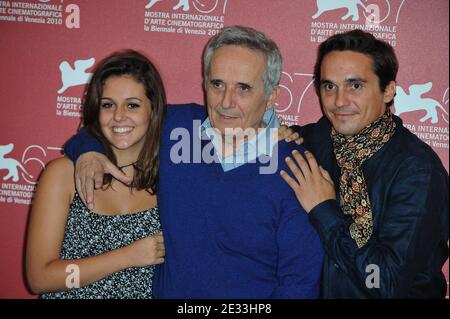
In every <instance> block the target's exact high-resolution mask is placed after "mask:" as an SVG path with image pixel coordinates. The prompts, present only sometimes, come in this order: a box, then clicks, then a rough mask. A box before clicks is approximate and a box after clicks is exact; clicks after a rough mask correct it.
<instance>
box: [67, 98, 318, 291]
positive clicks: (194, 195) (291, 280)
mask: <svg viewBox="0 0 450 319" xmlns="http://www.w3.org/2000/svg"><path fill="white" fill-rule="evenodd" d="M167 111H168V112H167V117H166V122H165V128H164V132H163V137H162V142H161V165H160V181H159V192H158V206H159V209H160V214H161V224H162V228H163V232H164V243H165V247H166V259H165V263H164V264H163V265H161V266H158V267H157V269H156V271H155V276H154V278H153V294H154V297H155V298H317V297H318V296H319V286H320V285H319V283H320V274H321V269H322V262H323V250H322V246H321V244H320V240H319V237H318V235H317V233H316V231H315V230H314V228H313V227H312V226H311V225H310V224H309V222H308V216H307V214H306V212H305V211H304V210H303V209H302V207H301V206H300V205H299V203H298V201H297V199H296V198H295V195H294V192H293V191H292V190H291V189H290V188H289V187H288V185H287V184H286V183H285V182H284V181H283V180H282V178H281V177H280V175H279V171H280V170H281V169H284V170H287V167H286V164H285V162H284V158H285V157H286V156H288V155H290V153H291V152H292V150H293V149H294V148H295V147H296V148H297V149H298V146H296V145H294V144H293V143H291V144H287V143H285V142H280V143H278V144H277V145H278V147H276V149H275V150H274V154H275V153H276V154H277V155H278V168H277V171H276V172H275V173H274V174H260V167H261V166H267V165H269V164H262V163H265V162H266V161H265V160H263V159H261V161H260V162H259V161H257V162H256V163H248V164H245V165H242V166H240V167H238V168H236V169H233V170H231V171H228V172H224V171H223V169H222V166H221V165H220V163H218V162H216V163H204V162H202V163H192V162H193V159H194V154H193V152H192V149H193V148H192V147H191V148H190V149H191V152H190V154H188V157H189V158H190V159H191V161H190V163H173V161H172V160H171V157H170V155H171V151H172V152H173V150H174V148H173V146H174V145H176V144H177V143H179V142H180V136H179V134H178V133H180V132H182V131H185V132H189V133H190V134H189V136H190V141H191V143H192V144H191V145H194V143H197V145H198V146H200V147H201V149H202V150H204V149H205V146H206V147H208V146H207V144H209V141H200V140H199V136H198V133H197V132H198V131H197V130H196V129H195V128H193V120H199V121H200V122H203V120H205V118H206V117H207V113H206V108H205V107H203V106H200V105H195V104H190V105H183V106H169V107H168V109H167ZM176 128H178V131H174V129H176ZM173 132H178V133H177V134H173ZM171 134H172V138H170V137H171ZM88 144H91V145H90V146H89V149H93V147H92V141H91V142H86V141H84V142H80V140H79V139H78V143H75V142H73V143H72V145H74V147H77V148H78V150H79V149H80V146H82V148H86V147H87V145H88ZM209 145H210V144H209ZM69 146H70V144H69ZM66 150H67V152H68V153H73V151H74V150H73V148H72V149H70V147H66ZM300 151H304V149H303V148H301V147H300ZM184 155H186V154H184ZM172 156H173V153H172ZM274 156H275V155H274ZM72 157H73V155H72ZM185 158H186V157H185ZM188 162H189V161H188Z"/></svg>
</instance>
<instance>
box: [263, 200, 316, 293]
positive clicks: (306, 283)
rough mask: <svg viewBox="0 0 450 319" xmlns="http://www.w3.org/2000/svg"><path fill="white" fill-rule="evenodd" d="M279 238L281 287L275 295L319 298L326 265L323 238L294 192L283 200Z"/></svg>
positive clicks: (279, 279)
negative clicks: (293, 194)
mask: <svg viewBox="0 0 450 319" xmlns="http://www.w3.org/2000/svg"><path fill="white" fill-rule="evenodd" d="M281 205H282V207H281V209H282V211H281V217H280V223H279V227H278V231H277V242H278V249H279V250H278V252H279V253H278V282H279V285H278V287H277V288H276V289H275V290H274V292H273V294H272V298H285V299H288V298H297V299H299V298H303V299H312V298H318V297H319V294H320V276H321V272H322V265H323V249H322V245H321V243H320V238H319V235H318V234H317V232H316V231H315V229H314V228H313V227H312V225H311V224H310V223H309V222H308V216H307V214H306V212H305V211H304V210H303V208H302V207H301V206H300V205H299V204H298V202H297V201H296V200H295V198H294V197H293V196H292V198H291V197H289V198H287V199H285V200H283V201H282V204H281Z"/></svg>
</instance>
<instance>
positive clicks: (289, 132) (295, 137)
mask: <svg viewBox="0 0 450 319" xmlns="http://www.w3.org/2000/svg"><path fill="white" fill-rule="evenodd" d="M278 140H285V141H286V142H288V143H289V142H292V141H294V142H295V143H297V144H298V145H300V144H302V143H303V137H301V136H300V134H298V133H297V132H294V130H293V129H291V128H289V127H288V126H286V125H284V124H283V125H281V126H280V127H279V128H278Z"/></svg>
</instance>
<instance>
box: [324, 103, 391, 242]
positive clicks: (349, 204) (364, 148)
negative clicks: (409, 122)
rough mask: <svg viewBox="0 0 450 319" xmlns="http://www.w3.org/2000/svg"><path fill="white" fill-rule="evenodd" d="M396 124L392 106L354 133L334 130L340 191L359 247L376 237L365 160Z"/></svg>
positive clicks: (345, 212) (375, 150)
mask: <svg viewBox="0 0 450 319" xmlns="http://www.w3.org/2000/svg"><path fill="white" fill-rule="evenodd" d="M395 128H396V124H395V122H394V118H393V116H392V114H391V111H390V109H389V108H388V109H387V110H386V113H385V114H384V115H383V116H382V117H381V118H379V119H378V120H376V121H375V122H373V123H371V124H370V125H368V126H367V127H366V128H364V129H363V130H362V131H361V132H359V133H358V134H356V135H354V136H350V137H348V138H347V137H345V136H344V135H342V134H339V133H337V132H336V131H335V130H334V128H333V129H332V131H331V139H332V141H333V145H334V154H335V156H336V160H337V162H338V165H339V167H340V168H341V178H340V185H339V190H340V194H341V207H342V210H343V211H344V214H346V215H351V216H352V218H353V221H354V222H353V223H352V224H351V225H350V235H351V237H352V238H353V239H354V240H355V241H356V244H357V245H358V248H361V247H362V246H364V245H365V244H366V243H367V242H368V241H369V239H370V237H371V236H372V207H371V204H370V199H369V194H368V192H367V185H366V181H365V180H364V175H363V172H362V164H363V163H364V161H365V160H367V159H369V158H370V157H372V155H373V154H375V153H376V152H378V150H379V149H380V148H381V147H383V145H384V144H386V143H387V142H388V141H389V140H390V139H391V137H392V136H393V135H394V132H395Z"/></svg>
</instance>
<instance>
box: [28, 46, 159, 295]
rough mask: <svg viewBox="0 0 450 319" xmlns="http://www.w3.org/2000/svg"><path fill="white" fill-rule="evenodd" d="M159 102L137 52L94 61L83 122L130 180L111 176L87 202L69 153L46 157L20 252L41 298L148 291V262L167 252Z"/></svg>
mask: <svg viewBox="0 0 450 319" xmlns="http://www.w3.org/2000/svg"><path fill="white" fill-rule="evenodd" d="M165 103H166V98H165V92H164V86H163V83H162V80H161V77H160V75H159V73H158V71H157V70H156V68H155V67H154V65H153V64H152V63H151V62H150V61H149V60H148V59H147V58H146V57H145V56H143V55H142V54H140V53H138V52H136V51H132V50H127V51H122V52H118V53H114V54H112V55H110V56H109V57H107V58H106V59H104V60H103V61H102V62H100V64H99V65H98V66H97V68H96V70H95V72H94V74H93V76H92V79H91V81H90V83H89V85H88V87H87V91H86V96H85V100H84V105H83V126H84V127H86V128H87V130H88V132H89V133H91V134H93V135H94V136H96V137H97V138H98V139H99V140H100V141H101V142H102V144H103V147H104V148H105V149H106V153H107V156H108V157H109V159H110V160H111V161H112V162H113V163H114V164H116V165H117V166H119V168H121V169H122V170H123V172H124V173H126V174H127V175H128V176H133V182H132V183H131V184H130V185H125V184H122V183H121V182H119V181H117V180H115V179H113V178H112V177H111V176H110V175H109V176H108V177H107V178H105V181H104V186H103V187H102V188H101V189H98V190H96V191H95V193H94V198H95V203H96V205H95V211H92V210H89V209H88V208H87V207H86V206H85V205H84V204H83V202H82V201H81V199H80V196H79V195H78V194H77V192H76V190H75V182H74V167H73V164H72V161H70V160H69V159H68V158H66V157H63V158H60V159H57V160H55V161H53V162H52V163H50V164H49V165H48V167H47V168H46V169H45V171H44V172H43V174H42V176H41V179H40V181H39V185H38V188H37V191H36V195H35V198H34V201H33V206H32V211H31V218H30V223H29V230H28V241H27V253H26V273H27V278H28V283H29V286H30V288H31V290H32V291H33V292H35V293H37V294H42V298H151V295H152V286H151V280H152V275H153V267H154V266H152V265H155V264H160V263H163V262H164V255H165V251H164V242H163V237H162V233H161V232H160V231H161V230H160V223H159V217H158V209H157V202H156V195H155V192H156V180H157V174H158V168H159V156H158V153H159V144H160V135H161V129H162V124H163V116H164V107H165ZM77 286H79V288H77Z"/></svg>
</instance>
